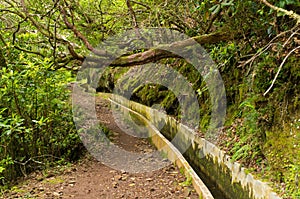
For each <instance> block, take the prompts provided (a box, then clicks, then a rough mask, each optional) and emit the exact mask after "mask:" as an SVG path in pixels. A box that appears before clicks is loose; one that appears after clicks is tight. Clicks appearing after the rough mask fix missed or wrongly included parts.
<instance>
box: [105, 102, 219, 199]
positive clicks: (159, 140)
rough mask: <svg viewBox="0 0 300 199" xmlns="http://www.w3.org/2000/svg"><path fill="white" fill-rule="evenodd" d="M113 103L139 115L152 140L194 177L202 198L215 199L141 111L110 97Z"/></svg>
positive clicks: (188, 175) (178, 165)
mask: <svg viewBox="0 0 300 199" xmlns="http://www.w3.org/2000/svg"><path fill="white" fill-rule="evenodd" d="M110 101H111V102H112V103H114V104H115V105H117V106H118V109H119V110H120V111H122V110H124V109H126V111H130V112H131V113H133V114H135V115H137V116H138V117H140V119H142V120H143V121H144V122H145V123H146V124H147V125H148V127H149V130H150V131H151V132H150V135H151V137H150V139H151V142H152V143H153V144H154V145H155V146H156V148H157V149H158V150H159V151H161V152H163V153H164V154H166V155H167V157H168V159H169V160H170V161H172V162H173V163H175V164H176V166H177V167H178V168H179V169H183V171H184V174H185V176H186V177H187V178H191V179H192V184H193V187H194V188H195V190H196V192H197V193H198V195H199V197H200V198H201V199H214V197H213V196H212V194H211V193H210V191H209V189H208V188H207V187H206V185H205V184H204V183H203V182H202V180H201V179H200V178H199V176H198V175H197V173H196V172H195V171H194V170H193V168H192V167H191V166H190V165H189V163H188V162H187V161H186V160H185V158H184V157H183V155H182V154H181V153H180V152H179V151H178V149H177V148H176V147H175V146H174V145H173V144H172V143H171V142H169V141H168V140H167V139H166V138H165V137H164V136H163V135H162V134H161V133H160V131H159V130H158V129H157V128H156V127H155V126H154V125H153V124H152V123H151V122H150V121H149V120H148V119H147V118H145V117H144V116H143V115H141V114H140V113H138V112H136V111H134V110H131V109H130V108H128V107H126V106H124V105H122V104H119V103H118V102H116V101H114V100H113V99H110Z"/></svg>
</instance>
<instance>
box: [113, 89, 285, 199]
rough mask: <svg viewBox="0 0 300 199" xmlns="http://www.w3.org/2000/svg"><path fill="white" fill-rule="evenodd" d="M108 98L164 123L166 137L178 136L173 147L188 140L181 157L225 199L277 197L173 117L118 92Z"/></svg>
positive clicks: (212, 145)
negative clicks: (187, 160) (188, 144)
mask: <svg viewBox="0 0 300 199" xmlns="http://www.w3.org/2000/svg"><path fill="white" fill-rule="evenodd" d="M110 98H111V99H112V100H113V101H115V102H117V103H119V104H122V105H123V106H125V107H127V108H128V109H130V110H133V111H135V112H137V113H139V114H141V115H142V116H143V117H145V118H146V119H147V120H148V121H149V122H150V123H151V124H152V125H154V126H155V127H161V126H162V125H164V129H162V130H161V132H162V133H163V135H164V136H165V137H166V138H167V139H168V140H172V139H173V138H174V136H175V135H176V136H180V139H181V140H182V143H177V146H175V147H176V148H177V149H179V150H180V147H181V146H182V145H184V144H186V143H191V146H190V147H189V149H188V150H187V151H186V152H185V156H186V157H188V158H189V161H191V162H192V163H193V164H194V165H196V166H197V168H199V170H200V171H201V172H203V173H204V174H206V175H207V176H209V177H210V178H211V180H212V181H214V182H215V183H216V184H217V186H218V188H219V189H220V190H222V191H224V193H226V196H227V197H228V198H243V199H246V198H249V199H280V197H279V196H278V195H277V194H276V193H275V192H273V191H272V189H271V187H270V186H268V184H267V183H266V182H262V181H260V180H257V179H255V178H254V176H253V175H252V174H250V173H246V171H245V168H243V167H242V166H241V165H240V164H239V163H237V162H232V160H231V158H230V157H229V156H228V155H226V153H225V152H224V151H222V150H220V149H219V148H218V147H217V146H215V145H214V144H212V143H210V142H209V141H207V140H205V139H203V138H201V137H199V136H197V134H196V133H195V132H194V131H193V130H192V129H190V128H188V127H187V126H185V125H183V124H181V123H179V122H178V121H176V120H175V119H174V118H172V117H170V116H168V115H166V114H164V113H162V112H159V111H158V110H155V109H152V108H150V107H147V106H145V105H142V104H139V103H137V102H133V101H130V100H128V99H126V98H124V97H122V96H119V95H114V94H112V95H111V96H110ZM191 162H190V163H191Z"/></svg>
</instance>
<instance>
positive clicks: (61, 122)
mask: <svg viewBox="0 0 300 199" xmlns="http://www.w3.org/2000/svg"><path fill="white" fill-rule="evenodd" d="M0 75H1V79H0V93H1V94H0V101H1V104H0V138H1V139H0V159H1V160H2V161H1V162H0V175H1V177H0V178H1V179H2V181H3V180H4V179H5V180H6V182H8V181H11V180H15V178H16V177H18V176H20V175H26V173H28V172H30V171H32V170H34V169H36V168H39V167H41V166H43V165H45V164H46V163H47V162H48V161H54V160H57V159H60V158H69V159H72V158H76V157H77V155H78V151H77V150H76V149H78V148H79V147H80V146H81V145H80V140H79V137H78V135H77V132H76V129H75V127H74V124H73V120H72V114H71V106H70V103H69V98H70V92H69V91H68V90H67V89H66V86H65V85H66V82H68V81H70V80H71V79H72V76H71V73H70V72H67V71H65V70H56V71H54V70H52V63H51V62H49V60H47V59H44V60H39V59H31V60H28V59H26V58H24V57H23V56H22V54H20V56H19V59H18V63H14V64H11V63H8V64H7V66H6V67H2V69H1V70H0ZM3 182H4V181H3Z"/></svg>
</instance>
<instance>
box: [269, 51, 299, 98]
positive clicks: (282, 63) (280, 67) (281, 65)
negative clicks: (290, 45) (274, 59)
mask: <svg viewBox="0 0 300 199" xmlns="http://www.w3.org/2000/svg"><path fill="white" fill-rule="evenodd" d="M299 48H300V46H298V47H296V48H294V49H293V50H291V51H290V52H289V54H287V56H285V58H284V59H283V61H282V62H281V64H280V66H279V69H278V71H277V73H276V75H275V77H274V79H273V81H272V84H271V86H270V87H269V88H268V90H267V91H266V92H265V93H264V96H265V95H266V94H267V93H268V92H269V91H270V90H271V89H272V87H273V86H274V83H275V81H276V79H277V77H278V75H279V73H280V71H281V69H282V67H283V65H284V63H285V62H286V60H287V58H289V56H290V55H291V54H292V53H293V52H294V51H295V50H297V49H299Z"/></svg>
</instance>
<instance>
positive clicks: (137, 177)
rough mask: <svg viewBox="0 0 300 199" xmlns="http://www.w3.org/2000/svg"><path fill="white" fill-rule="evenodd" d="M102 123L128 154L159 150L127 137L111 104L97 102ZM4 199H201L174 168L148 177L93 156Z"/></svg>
mask: <svg viewBox="0 0 300 199" xmlns="http://www.w3.org/2000/svg"><path fill="white" fill-rule="evenodd" d="M96 111H97V117H98V119H99V121H100V122H101V123H102V124H104V125H105V126H106V127H108V128H109V129H110V130H111V131H112V132H113V135H112V137H113V139H112V140H113V142H114V143H115V144H117V145H118V146H120V147H122V148H123V149H124V150H127V151H132V152H137V153H145V154H146V153H149V152H151V151H152V150H155V148H154V147H153V146H151V145H150V144H149V142H148V141H147V140H146V139H142V138H136V137H132V136H130V135H128V134H126V133H124V132H123V131H122V130H121V129H120V128H119V127H118V125H117V124H116V123H115V122H114V118H113V115H112V113H111V110H110V106H109V103H108V101H107V100H105V99H103V98H101V97H97V98H96ZM0 197H1V198H5V199H6V198H49V199H50V198H51V199H52V198H78V199H96V198H97V199H98V198H99V199H117V198H128V199H135V198H136V199H138V198H143V199H147V198H149V199H150V198H153V199H157V198H170V199H174V198H185V199H187V198H191V199H196V198H199V196H198V194H197V193H196V191H195V190H194V189H193V187H192V185H191V183H188V180H187V179H186V177H185V176H184V175H183V174H182V173H181V172H180V170H179V169H178V168H176V167H175V166H174V165H173V164H170V165H169V166H167V167H164V168H162V169H159V170H156V171H150V172H147V173H127V172H124V171H118V170H115V169H112V168H110V167H108V166H106V165H104V164H102V163H100V162H98V161H97V160H95V159H94V158H93V157H91V156H90V155H86V156H85V157H84V158H82V159H81V160H80V161H78V162H77V163H74V164H69V165H67V166H57V167H55V168H50V169H48V170H44V171H39V172H34V173H32V174H30V175H29V176H27V177H26V178H25V179H24V180H22V182H20V183H19V184H18V185H16V186H14V187H13V188H12V189H11V190H9V191H5V192H4V193H2V196H0Z"/></svg>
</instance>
